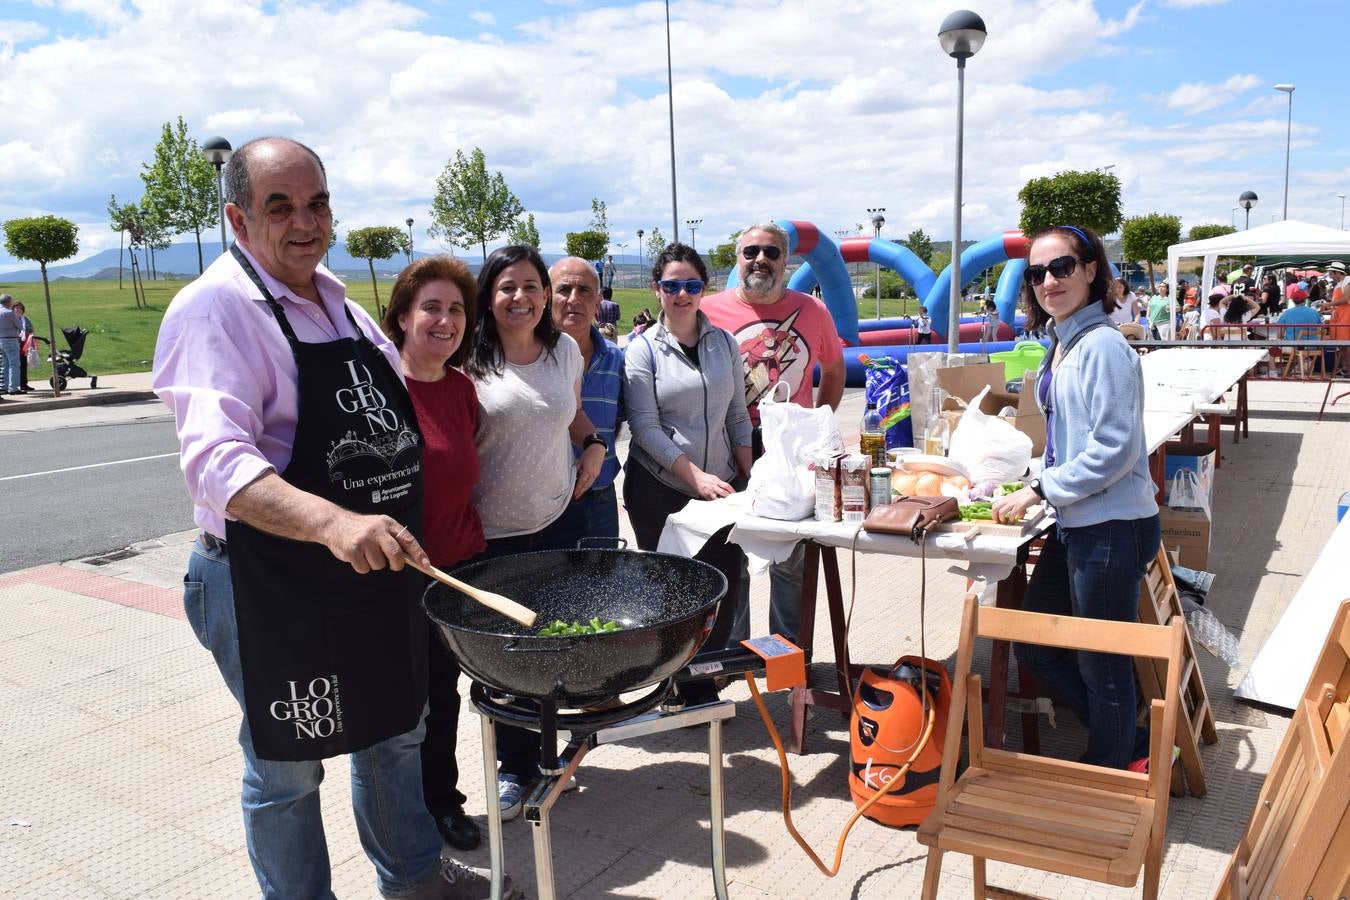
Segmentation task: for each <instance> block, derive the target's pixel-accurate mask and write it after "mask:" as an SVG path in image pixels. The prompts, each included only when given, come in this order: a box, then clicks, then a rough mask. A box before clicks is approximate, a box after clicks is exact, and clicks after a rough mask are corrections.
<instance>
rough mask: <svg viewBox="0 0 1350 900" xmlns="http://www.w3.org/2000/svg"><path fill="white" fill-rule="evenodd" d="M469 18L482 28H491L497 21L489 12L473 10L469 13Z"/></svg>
mask: <svg viewBox="0 0 1350 900" xmlns="http://www.w3.org/2000/svg"><path fill="white" fill-rule="evenodd" d="M469 18H470V19H472V20H473V21H475V22H477V23H478V24H479V25H482V26H483V27H484V28H491V27H493V26H494V25H496V24H497V19H496V18H495V17H494V16H493V15H492V13H490V12H484V11H483V10H481V9H480V10H475V11H473V12H471V13H469Z"/></svg>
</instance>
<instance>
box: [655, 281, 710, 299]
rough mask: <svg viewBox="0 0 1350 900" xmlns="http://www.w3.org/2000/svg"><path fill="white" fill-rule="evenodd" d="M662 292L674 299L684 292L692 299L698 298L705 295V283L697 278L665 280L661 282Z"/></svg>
mask: <svg viewBox="0 0 1350 900" xmlns="http://www.w3.org/2000/svg"><path fill="white" fill-rule="evenodd" d="M660 285H661V292H662V293H665V294H670V295H671V296H672V297H673V296H675V295H676V294H678V293H679V292H680V291H681V290H683V291H684V292H685V293H686V294H688V295H689V296H690V297H697V296H698V295H699V294H701V293H703V282H702V281H700V280H698V279H697V278H690V279H688V280H686V281H681V280H679V279H678V278H663V279H661V281H660Z"/></svg>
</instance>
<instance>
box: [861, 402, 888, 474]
mask: <svg viewBox="0 0 1350 900" xmlns="http://www.w3.org/2000/svg"><path fill="white" fill-rule="evenodd" d="M858 451H859V452H860V453H862V454H863V455H864V456H866V457H868V458H870V459H871V465H872V466H884V465H886V432H885V431H883V430H882V428H881V413H880V412H878V411H877V405H876V403H868V404H867V411H866V412H864V413H863V417H862V425H861V426H860V427H859V428H858Z"/></svg>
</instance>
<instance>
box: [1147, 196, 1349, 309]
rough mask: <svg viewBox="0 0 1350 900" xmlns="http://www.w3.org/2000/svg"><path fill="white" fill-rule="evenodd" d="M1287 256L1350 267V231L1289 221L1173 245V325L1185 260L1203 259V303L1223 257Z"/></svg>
mask: <svg viewBox="0 0 1350 900" xmlns="http://www.w3.org/2000/svg"><path fill="white" fill-rule="evenodd" d="M1272 255H1279V256H1287V257H1288V258H1289V259H1290V260H1299V261H1314V260H1330V259H1339V260H1342V261H1344V262H1346V263H1347V264H1350V231H1337V230H1336V229H1335V228H1327V227H1326V226H1324V225H1313V224H1311V223H1309V222H1298V221H1295V220H1294V219H1285V220H1284V221H1283V222H1272V223H1270V224H1269V225H1259V226H1257V227H1256V228H1249V229H1247V230H1246V231H1238V232H1234V233H1233V234H1225V235H1220V236H1219V237H1216V238H1208V239H1207V240H1203V241H1190V242H1188V243H1185V244H1173V245H1172V246H1170V247H1168V248H1167V284H1168V285H1169V286H1170V287H1171V288H1172V291H1171V298H1172V321H1174V322H1175V321H1176V316H1177V301H1178V300H1179V299H1180V298H1178V297H1177V292H1176V284H1177V265H1178V263H1179V262H1180V261H1181V259H1182V257H1196V256H1199V257H1202V258H1203V259H1204V261H1205V268H1204V271H1203V273H1202V274H1201V276H1200V284H1201V286H1202V287H1201V290H1200V299H1201V301H1202V302H1203V301H1204V298H1205V297H1207V296H1209V292H1210V290H1212V289H1213V286H1214V263H1215V261H1216V260H1217V259H1218V258H1219V257H1220V256H1272Z"/></svg>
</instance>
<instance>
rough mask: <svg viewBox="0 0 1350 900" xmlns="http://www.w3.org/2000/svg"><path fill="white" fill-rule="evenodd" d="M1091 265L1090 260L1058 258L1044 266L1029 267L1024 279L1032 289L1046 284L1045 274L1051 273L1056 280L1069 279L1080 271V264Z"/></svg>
mask: <svg viewBox="0 0 1350 900" xmlns="http://www.w3.org/2000/svg"><path fill="white" fill-rule="evenodd" d="M1080 262H1081V263H1090V262H1092V260H1090V259H1078V258H1076V257H1073V256H1058V257H1056V258H1054V259H1052V260H1050V262H1048V263H1046V264H1045V265H1043V266H1027V268H1026V271H1024V272H1023V273H1022V279H1023V280H1024V281H1026V283H1027V284H1029V285H1031V286H1032V287H1039V286H1040V285H1042V284H1045V273H1046V272H1049V273H1050V274H1051V275H1053V276H1055V278H1056V279H1060V278H1068V277H1069V276H1070V275H1072V274H1073V273H1074V272H1076V271H1077V270H1078V264H1079V263H1080Z"/></svg>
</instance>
